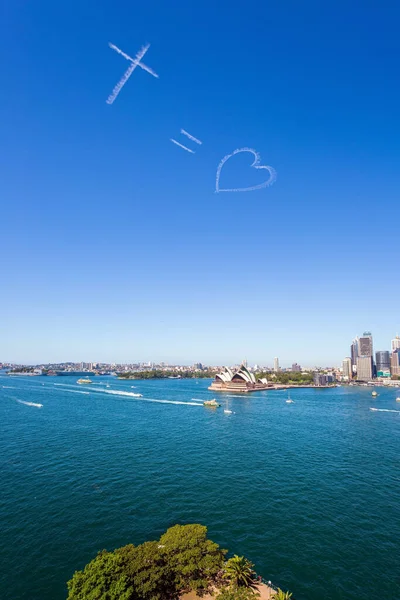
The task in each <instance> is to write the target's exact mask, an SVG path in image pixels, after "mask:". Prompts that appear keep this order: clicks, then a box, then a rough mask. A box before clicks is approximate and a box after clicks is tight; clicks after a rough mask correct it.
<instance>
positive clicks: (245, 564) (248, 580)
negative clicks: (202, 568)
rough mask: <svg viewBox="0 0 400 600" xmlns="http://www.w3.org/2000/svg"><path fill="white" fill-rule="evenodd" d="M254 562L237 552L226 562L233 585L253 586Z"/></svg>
mask: <svg viewBox="0 0 400 600" xmlns="http://www.w3.org/2000/svg"><path fill="white" fill-rule="evenodd" d="M253 566H254V565H253V563H252V562H250V561H249V560H247V558H245V557H244V556H238V555H237V554H235V556H233V557H232V558H230V559H229V560H227V561H226V563H225V573H226V575H227V576H228V578H229V579H230V581H231V583H233V585H236V586H237V587H247V588H249V587H253V585H254V579H253V577H254V575H255V572H254V571H253Z"/></svg>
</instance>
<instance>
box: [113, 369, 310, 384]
mask: <svg viewBox="0 0 400 600" xmlns="http://www.w3.org/2000/svg"><path fill="white" fill-rule="evenodd" d="M216 372H217V371H215V370H211V369H207V370H203V371H189V370H188V371H180V372H179V374H177V372H176V371H172V370H171V371H164V370H159V369H151V370H148V371H127V372H125V373H118V379H168V378H171V377H172V378H174V379H175V378H177V377H180V378H181V379H213V378H214V377H215V374H216ZM257 378H258V379H262V378H266V379H268V381H270V382H271V383H281V384H288V385H290V384H294V385H296V384H297V385H311V384H313V374H312V373H298V372H296V371H288V372H274V371H266V372H262V373H257Z"/></svg>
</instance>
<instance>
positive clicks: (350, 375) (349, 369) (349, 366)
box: [342, 357, 353, 381]
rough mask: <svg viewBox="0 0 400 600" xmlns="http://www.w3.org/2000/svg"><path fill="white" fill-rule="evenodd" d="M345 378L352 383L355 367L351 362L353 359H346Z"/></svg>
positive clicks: (344, 363) (343, 364)
mask: <svg viewBox="0 0 400 600" xmlns="http://www.w3.org/2000/svg"><path fill="white" fill-rule="evenodd" d="M342 366H343V377H344V378H346V379H347V380H348V381H350V379H352V378H353V365H352V362H351V358H350V357H347V358H345V359H344V361H343V363H342Z"/></svg>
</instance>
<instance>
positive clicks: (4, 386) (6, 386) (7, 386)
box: [1, 385, 17, 390]
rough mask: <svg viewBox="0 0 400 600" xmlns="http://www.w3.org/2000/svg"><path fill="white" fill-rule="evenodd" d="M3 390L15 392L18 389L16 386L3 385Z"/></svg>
mask: <svg viewBox="0 0 400 600" xmlns="http://www.w3.org/2000/svg"><path fill="white" fill-rule="evenodd" d="M1 387H2V388H3V390H15V389H17V388H16V387H15V386H14V385H2V386H1Z"/></svg>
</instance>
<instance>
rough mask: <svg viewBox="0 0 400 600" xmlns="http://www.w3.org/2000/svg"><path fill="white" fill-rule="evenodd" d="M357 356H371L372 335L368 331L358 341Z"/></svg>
mask: <svg viewBox="0 0 400 600" xmlns="http://www.w3.org/2000/svg"><path fill="white" fill-rule="evenodd" d="M358 356H373V349H372V335H371V333H370V332H369V331H366V332H364V333H363V334H362V336H361V337H360V339H359V344H358Z"/></svg>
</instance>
